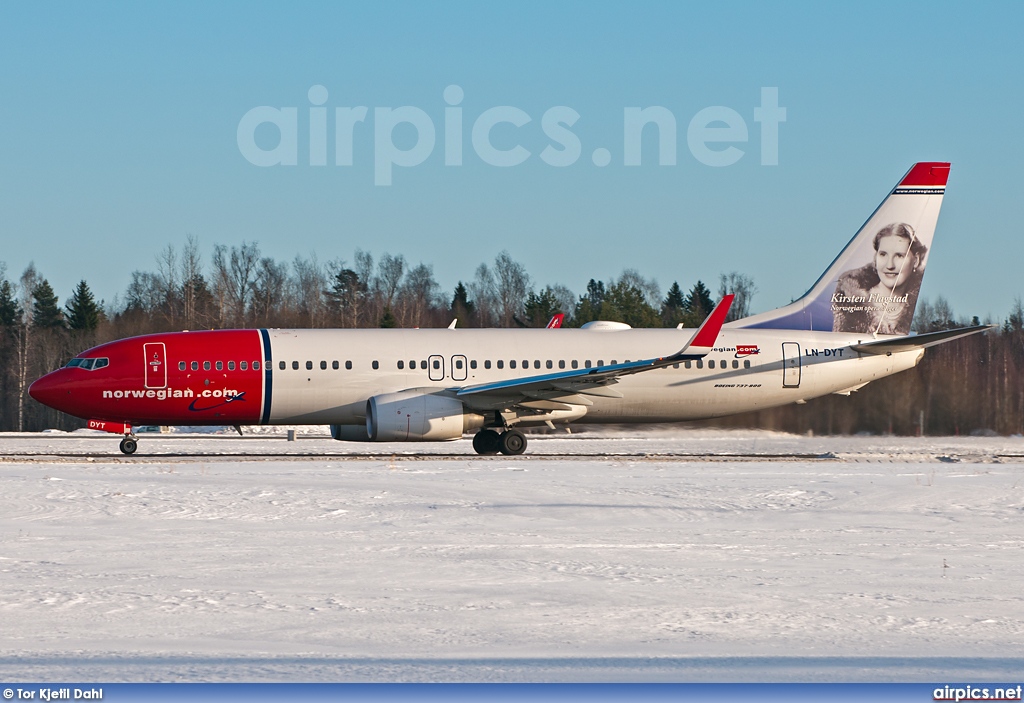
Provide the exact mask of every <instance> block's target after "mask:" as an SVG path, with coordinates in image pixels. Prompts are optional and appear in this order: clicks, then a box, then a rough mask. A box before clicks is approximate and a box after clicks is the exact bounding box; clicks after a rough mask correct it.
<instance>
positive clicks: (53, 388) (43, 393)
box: [28, 369, 71, 410]
mask: <svg viewBox="0 0 1024 703" xmlns="http://www.w3.org/2000/svg"><path fill="white" fill-rule="evenodd" d="M64 376H65V374H64V369H58V370H57V371H53V372H51V373H48V374H46V375H45V376H43V377H42V378H40V379H39V380H37V381H36V382H35V383H33V384H32V385H31V386H29V387H28V394H29V395H30V396H32V398H34V399H35V400H37V401H39V402H40V403H42V404H43V405H46V406H49V407H51V408H55V409H56V410H63V409H64V408H65V407H67V405H68V402H69V401H70V400H71V387H70V384H68V383H67V381H66V379H65V378H64Z"/></svg>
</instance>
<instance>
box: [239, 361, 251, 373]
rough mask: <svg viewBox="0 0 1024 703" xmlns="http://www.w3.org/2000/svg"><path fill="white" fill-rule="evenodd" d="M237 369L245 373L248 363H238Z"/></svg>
mask: <svg viewBox="0 0 1024 703" xmlns="http://www.w3.org/2000/svg"><path fill="white" fill-rule="evenodd" d="M238 368H239V369H241V370H242V371H245V370H246V369H248V368H249V362H248V361H239V362H238Z"/></svg>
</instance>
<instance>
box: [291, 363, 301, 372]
mask: <svg viewBox="0 0 1024 703" xmlns="http://www.w3.org/2000/svg"><path fill="white" fill-rule="evenodd" d="M292 370H294V371H298V370H299V362H297V361H293V362H292Z"/></svg>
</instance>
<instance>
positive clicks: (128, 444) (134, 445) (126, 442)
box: [121, 437, 139, 454]
mask: <svg viewBox="0 0 1024 703" xmlns="http://www.w3.org/2000/svg"><path fill="white" fill-rule="evenodd" d="M138 448H139V443H138V442H137V441H135V439H134V438H133V437H125V438H124V439H122V440H121V451H122V452H124V453H125V454H134V453H135V450H136V449H138Z"/></svg>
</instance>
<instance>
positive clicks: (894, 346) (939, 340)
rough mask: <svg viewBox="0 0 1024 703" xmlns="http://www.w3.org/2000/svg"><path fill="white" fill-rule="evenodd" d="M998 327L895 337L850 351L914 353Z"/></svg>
mask: <svg viewBox="0 0 1024 703" xmlns="http://www.w3.org/2000/svg"><path fill="white" fill-rule="evenodd" d="M995 327H997V325H974V326H973V327H958V328H957V329H955V330H941V331H939V332H926V333H925V334H912V335H910V336H908V337H895V338H893V339H879V340H878V341H875V342H867V343H865V344H851V345H850V349H853V350H854V351H856V352H860V353H861V354H892V353H893V352H903V351H913V350H914V349H925V348H927V347H934V346H935V345H936V344H944V343H946V342H952V341H953V340H954V339H960V338H961V337H969V336H970V335H972V334H978V333H979V332H985V331H986V330H990V329H993V328H995Z"/></svg>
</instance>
